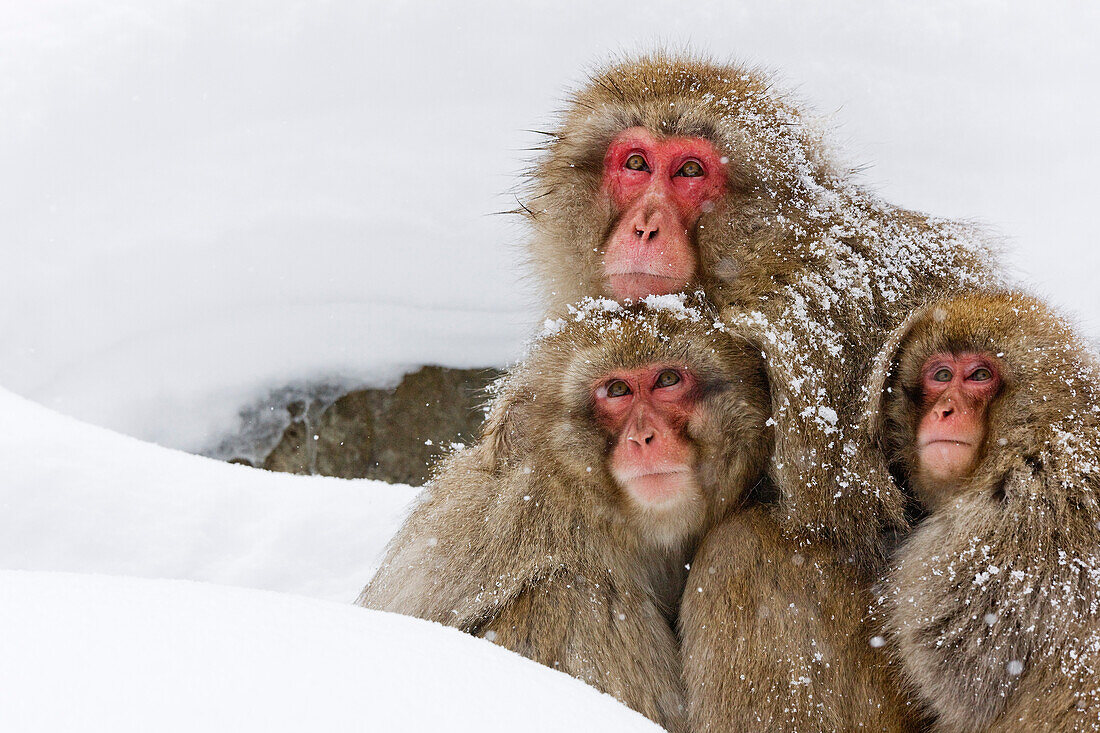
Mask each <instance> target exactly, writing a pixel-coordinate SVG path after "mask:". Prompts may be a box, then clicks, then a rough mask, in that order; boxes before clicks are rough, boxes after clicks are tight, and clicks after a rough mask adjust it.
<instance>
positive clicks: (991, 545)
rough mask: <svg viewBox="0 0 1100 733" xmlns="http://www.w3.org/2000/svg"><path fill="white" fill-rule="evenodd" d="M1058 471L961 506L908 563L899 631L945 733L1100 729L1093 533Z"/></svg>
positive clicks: (1024, 468) (1043, 470)
mask: <svg viewBox="0 0 1100 733" xmlns="http://www.w3.org/2000/svg"><path fill="white" fill-rule="evenodd" d="M1060 465H1064V461H1063V460H1061V459H1059V458H1057V457H1055V456H1053V455H1051V454H1050V453H1049V452H1048V453H1047V455H1045V456H1044V457H1043V460H1037V461H1032V462H1024V461H1022V460H1021V461H1020V462H1019V465H1018V466H1017V467H1016V468H1015V470H1013V471H1011V472H1010V474H1009V475H1008V477H1007V478H1006V479H1005V480H1004V481H1003V482H1001V484H1000V490H999V491H997V492H988V491H985V492H971V493H969V494H966V495H963V496H961V497H959V498H957V499H956V500H954V502H953V503H951V504H948V505H946V506H944V507H942V509H940V510H938V511H937V512H936V513H934V514H933V515H932V516H930V517H929V518H928V519H926V520H924V522H922V524H921V525H920V526H919V527H918V528H917V529H916V530H914V532H913V534H912V535H911V537H910V538H909V540H908V541H907V542H906V543H905V545H903V546H902V548H901V550H900V551H899V555H898V563H897V566H896V567H895V569H894V570H893V571H892V573H891V575H890V579H889V582H888V585H887V591H888V595H887V601H888V602H889V603H891V604H892V607H893V608H892V612H891V615H890V627H891V631H892V633H893V634H894V635H895V637H896V641H897V647H898V652H899V655H900V656H901V658H902V660H903V661H904V667H905V671H906V674H907V676H908V677H909V678H910V679H911V680H912V681H913V682H914V684H915V685H916V686H917V687H918V688H919V689H920V690H922V694H923V695H924V696H925V697H926V698H927V699H928V700H929V701H930V703H931V705H932V707H933V708H935V709H936V710H937V712H938V714H939V719H938V728H939V729H940V730H973V729H978V728H981V729H984V728H985V726H988V725H990V724H992V723H994V722H998V721H1003V722H998V725H1001V726H1002V728H1003V729H1004V730H1045V729H1049V730H1073V729H1076V727H1077V726H1078V724H1079V723H1080V722H1081V721H1083V720H1088V721H1089V722H1088V725H1086V726H1085V728H1084V729H1089V730H1093V729H1100V719H1098V716H1100V687H1098V686H1097V681H1098V678H1097V670H1098V669H1100V668H1097V667H1096V666H1094V665H1092V663H1091V662H1089V661H1088V660H1089V659H1090V658H1091V659H1095V657H1096V652H1095V650H1094V649H1093V647H1094V646H1096V644H1097V641H1098V639H1097V632H1098V631H1100V624H1098V614H1097V610H1096V609H1097V608H1098V607H1100V587H1098V582H1100V561H1098V559H1097V556H1096V544H1095V543H1096V539H1095V538H1096V532H1095V527H1093V526H1092V523H1091V519H1090V515H1091V514H1092V512H1090V511H1088V510H1086V509H1085V508H1084V507H1085V505H1084V504H1083V503H1082V502H1080V501H1079V498H1074V499H1072V500H1070V498H1069V496H1068V492H1069V490H1070V489H1069V488H1068V487H1070V486H1073V485H1075V482H1073V481H1072V480H1071V479H1069V478H1067V477H1066V476H1064V475H1059V473H1060V470H1059V468H1058V467H1059V466H1060ZM1076 485H1078V486H1079V485H1080V480H1078V481H1077V482H1076ZM978 670H980V673H977V671H978ZM1063 703H1065V704H1063ZM1078 705H1081V707H1080V708H1079V707H1078ZM1005 718H1010V719H1011V720H1018V721H1028V722H1029V723H1036V721H1039V722H1040V723H1041V724H1040V723H1036V725H1037V727H1031V726H1030V725H1028V726H1024V727H1019V726H1015V724H1013V723H1012V722H1010V721H1009V720H1005ZM1054 720H1061V721H1063V723H1064V724H1063V723H1059V724H1058V725H1054V724H1053V723H1052V722H1051V721H1054ZM1093 724H1095V725H1096V726H1097V728H1090V727H1088V726H1091V725H1093ZM975 726H977V727H975ZM1052 726H1053V727H1052Z"/></svg>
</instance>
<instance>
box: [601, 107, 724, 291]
mask: <svg viewBox="0 0 1100 733" xmlns="http://www.w3.org/2000/svg"><path fill="white" fill-rule="evenodd" d="M722 161H723V159H722V158H721V156H720V154H719V153H718V151H717V150H715V148H714V146H713V145H712V144H711V143H710V142H708V141H707V140H704V139H703V138H699V137H672V138H657V137H655V136H654V135H653V134H652V133H650V132H649V131H648V130H646V129H645V128H643V127H632V128H630V129H628V130H624V131H623V132H621V133H619V135H618V137H616V138H615V139H614V140H613V141H612V142H611V145H610V146H608V148H607V155H606V156H605V157H604V174H603V185H604V190H605V192H606V193H607V195H608V196H610V198H611V202H612V203H613V204H614V205H615V208H616V209H617V211H619V212H620V216H619V221H618V224H617V225H616V226H615V228H614V230H613V231H612V232H611V235H610V237H609V238H608V241H607V243H606V246H605V248H604V277H605V278H606V280H607V287H608V289H609V291H610V293H611V295H613V296H614V297H615V298H617V299H619V300H622V299H625V298H631V299H634V300H637V299H638V298H643V297H645V296H647V295H666V294H668V293H675V292H679V291H680V290H683V289H684V287H685V286H686V285H687V284H688V283H689V282H691V279H692V278H693V277H694V276H695V270H696V267H697V256H696V251H695V245H694V243H693V241H692V230H694V228H695V225H696V224H697V223H698V221H699V217H700V216H702V215H703V214H704V213H705V212H708V211H711V210H713V209H714V207H715V205H716V204H717V202H718V201H719V200H720V199H721V197H722V195H723V194H724V193H725V182H726V164H725V163H724V162H722Z"/></svg>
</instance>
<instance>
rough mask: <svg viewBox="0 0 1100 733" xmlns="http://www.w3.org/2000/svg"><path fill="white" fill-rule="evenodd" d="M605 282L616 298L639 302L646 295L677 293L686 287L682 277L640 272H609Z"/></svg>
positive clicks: (685, 281)
mask: <svg viewBox="0 0 1100 733" xmlns="http://www.w3.org/2000/svg"><path fill="white" fill-rule="evenodd" d="M607 280H608V282H609V284H610V285H611V292H612V293H613V294H614V295H615V297H616V298H630V299H631V300H641V299H642V298H644V297H646V296H647V295H669V294H670V293H677V292H679V291H680V290H682V289H683V287H684V286H685V285H687V280H686V279H684V278H683V277H676V276H673V275H660V274H657V273H655V272H640V271H634V272H611V273H608V274H607Z"/></svg>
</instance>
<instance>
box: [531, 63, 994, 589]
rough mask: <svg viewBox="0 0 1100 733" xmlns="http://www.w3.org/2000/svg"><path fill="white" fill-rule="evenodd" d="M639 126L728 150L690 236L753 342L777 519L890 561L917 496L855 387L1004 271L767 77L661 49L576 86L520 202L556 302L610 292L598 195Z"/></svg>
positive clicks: (805, 536) (609, 217)
mask: <svg viewBox="0 0 1100 733" xmlns="http://www.w3.org/2000/svg"><path fill="white" fill-rule="evenodd" d="M639 125H640V126H643V127H645V128H647V129H648V130H650V131H651V132H653V133H654V134H656V135H658V136H660V135H690V136H702V137H704V138H706V139H708V140H709V141H711V142H712V143H713V144H714V145H715V146H716V147H717V148H718V149H719V151H721V152H722V153H723V154H724V155H726V156H727V157H728V158H729V165H728V181H727V183H728V194H727V196H726V197H725V199H724V200H723V201H722V202H721V204H720V205H719V206H718V207H716V208H715V210H714V211H713V212H711V213H707V214H703V216H702V217H701V218H700V220H699V222H698V225H697V227H696V229H695V231H693V232H692V233H691V234H692V237H693V240H694V242H695V245H696V248H697V260H698V263H697V264H698V267H697V268H696V271H697V273H699V274H698V277H697V281H696V282H694V283H692V285H693V286H695V287H699V288H701V289H703V290H705V291H706V293H707V295H708V297H709V298H710V299H711V300H712V302H714V303H716V304H718V305H719V307H721V308H722V309H723V317H724V318H725V319H727V320H728V321H730V322H737V323H738V325H739V326H740V327H741V328H745V329H750V330H752V331H753V332H755V333H756V334H757V340H758V341H759V342H760V343H761V344H762V347H763V350H764V352H765V355H766V364H767V370H768V376H769V380H770V383H771V387H772V400H773V408H772V413H773V414H772V416H773V418H774V419H775V421H776V438H775V439H776V448H775V460H774V461H773V462H772V464H771V466H770V468H769V473H770V474H771V477H772V479H773V483H774V484H775V485H776V486H777V487H778V489H779V492H780V496H779V501H778V502H777V503H776V506H775V512H776V519H777V521H779V522H781V523H782V524H783V526H784V528H785V531H787V532H788V533H789V534H790V535H791V536H793V537H797V538H799V539H800V540H801V541H804V542H811V541H813V542H827V543H832V544H835V545H836V546H837V552H838V554H839V556H840V557H843V558H846V557H848V556H849V555H853V554H854V555H855V556H856V558H857V561H858V562H859V563H860V564H863V565H867V566H869V567H874V566H876V565H877V564H878V563H879V562H880V561H881V559H882V557H883V556H884V549H883V548H884V546H885V542H884V540H883V537H884V536H886V535H888V534H889V533H888V532H887V531H886V530H890V529H893V528H899V527H902V526H903V525H904V516H903V515H904V498H903V497H902V495H901V494H900V492H898V491H897V489H896V487H894V486H893V485H892V483H891V482H890V480H889V477H888V476H886V475H884V474H883V473H882V472H880V471H877V470H876V465H875V463H874V461H872V460H871V459H870V458H869V457H868V456H869V455H871V453H872V451H871V450H870V448H869V446H867V445H866V441H865V437H864V434H863V432H862V431H861V430H860V429H859V428H858V425H859V422H860V418H861V415H860V405H861V404H862V402H861V400H860V393H859V385H862V384H864V383H865V380H866V378H867V377H868V374H869V368H870V364H871V361H872V360H873V357H874V355H875V354H876V353H877V352H878V350H879V349H880V348H881V346H882V344H883V343H884V342H885V340H886V337H887V335H888V334H889V333H890V331H892V330H893V329H894V328H896V327H897V326H898V325H899V324H900V323H901V321H902V320H903V319H904V318H905V317H906V315H908V313H909V312H911V311H912V309H913V308H915V307H917V306H918V305H920V304H922V303H924V302H926V301H927V300H928V299H930V298H933V297H938V296H942V295H945V294H948V293H952V292H955V291H959V290H965V289H970V288H973V287H974V286H975V285H976V284H980V283H983V282H985V281H986V280H988V279H989V278H990V269H989V263H990V262H991V254H990V252H989V249H988V248H987V246H986V245H985V244H984V243H983V241H982V237H981V236H980V235H979V234H978V233H976V232H975V231H974V230H973V228H971V227H968V226H965V225H962V224H960V223H957V222H951V221H945V220H940V219H934V218H931V217H926V216H923V215H920V214H916V213H913V212H910V211H905V210H902V209H898V208H896V207H893V206H891V205H889V204H887V203H885V202H883V201H881V200H880V199H878V198H877V197H876V196H874V195H873V194H871V193H869V192H867V191H866V190H864V189H862V188H860V187H859V186H857V185H855V184H854V183H853V182H852V175H851V174H850V171H847V170H843V169H842V168H840V167H839V166H837V165H836V164H835V163H834V162H832V160H831V159H830V156H829V153H828V150H827V148H826V146H825V144H824V143H823V138H822V134H821V130H820V128H819V127H818V126H817V125H816V124H815V123H814V121H813V120H811V119H809V118H808V117H807V116H806V115H805V114H804V113H802V112H801V111H800V110H799V109H798V108H797V107H796V106H795V105H794V104H793V103H792V102H791V101H790V100H788V99H787V98H785V97H784V96H783V95H781V94H780V93H778V92H777V91H776V90H775V89H774V87H773V84H772V81H771V80H770V79H769V78H768V77H767V76H766V75H764V74H762V73H760V72H759V71H757V70H754V69H751V68H746V67H741V66H737V65H720V64H715V63H711V62H708V61H705V60H696V59H691V58H676V57H672V56H668V55H664V54H655V55H652V56H648V57H644V58H641V59H638V60H636V61H628V62H624V63H619V64H614V65H612V66H609V67H608V68H606V69H604V70H603V71H601V72H599V73H597V74H596V75H595V76H594V77H593V78H592V81H591V82H590V83H589V84H588V85H587V86H586V87H584V88H583V89H581V90H580V91H578V92H577V93H576V94H575V95H574V97H573V98H572V100H571V103H570V105H569V107H568V108H567V109H566V110H565V112H564V114H563V117H562V121H561V124H560V125H559V126H558V128H557V129H556V131H554V132H553V133H550V134H549V138H548V142H547V144H546V146H545V152H544V154H543V155H542V157H541V158H540V159H539V160H538V161H537V162H536V164H535V166H534V168H533V170H532V175H531V183H530V187H529V191H528V195H527V196H526V198H525V200H524V204H523V210H524V212H525V213H526V215H527V217H528V219H529V221H530V223H531V227H532V229H533V237H532V239H531V242H530V244H529V252H530V255H531V259H532V265H533V268H534V270H535V273H536V275H537V277H538V279H539V281H540V284H541V285H542V286H543V290H544V294H545V297H546V301H547V303H548V306H549V308H550V309H551V311H552V312H554V313H561V312H562V311H563V310H564V308H565V306H566V304H568V303H571V302H574V301H575V300H577V299H578V298H580V297H582V296H595V295H604V294H606V293H605V290H604V287H605V286H604V283H603V281H602V275H601V262H602V257H603V248H604V243H605V240H606V238H607V236H608V233H609V232H610V231H612V228H613V226H614V224H615V220H616V216H617V214H618V212H616V211H615V210H614V208H613V206H612V204H611V202H610V201H609V199H608V197H607V196H606V195H605V194H604V192H603V191H602V190H601V167H602V163H603V156H604V153H605V151H606V149H607V146H608V143H609V142H610V141H611V140H612V138H613V137H614V136H615V135H616V134H617V133H618V132H620V131H621V130H623V129H625V128H629V127H632V126H639Z"/></svg>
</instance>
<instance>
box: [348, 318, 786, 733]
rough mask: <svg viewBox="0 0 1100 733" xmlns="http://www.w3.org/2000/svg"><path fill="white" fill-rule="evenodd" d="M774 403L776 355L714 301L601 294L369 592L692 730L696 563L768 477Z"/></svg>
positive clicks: (510, 381)
mask: <svg viewBox="0 0 1100 733" xmlns="http://www.w3.org/2000/svg"><path fill="white" fill-rule="evenodd" d="M769 405H770V400H769V396H768V388H767V382H766V379H765V377H764V374H763V368H762V365H761V363H760V354H759V347H758V346H755V345H750V344H749V342H747V341H746V340H744V339H741V338H738V337H736V336H734V335H732V334H730V333H728V332H727V331H726V330H725V329H724V327H723V326H722V324H720V323H718V322H717V321H716V315H715V314H714V313H713V312H711V311H707V310H705V309H704V310H697V309H694V308H692V307H691V306H690V304H689V305H685V302H684V301H683V299H677V298H672V297H669V298H665V299H660V301H659V302H653V303H652V304H651V306H646V305H643V304H638V305H634V306H630V307H626V308H622V307H620V306H618V305H617V304H615V303H613V302H611V301H606V300H603V301H589V302H588V304H587V305H586V306H584V307H582V308H581V309H580V310H575V311H574V312H573V313H572V314H571V316H570V318H569V319H568V320H565V319H563V320H560V321H558V322H556V323H552V324H551V327H549V329H548V332H547V333H546V334H545V335H544V336H543V337H541V339H540V340H539V341H538V342H537V343H536V344H535V346H534V347H533V349H532V351H531V352H530V354H529V356H528V357H527V359H526V360H525V361H524V362H523V363H521V364H520V365H519V366H517V367H516V368H515V369H514V370H513V371H512V373H511V374H509V375H508V376H506V377H505V378H504V379H503V380H502V382H501V383H500V384H499V388H498V391H497V394H496V396H495V398H494V400H493V403H492V406H491V409H490V412H489V416H488V418H487V421H486V424H485V426H484V429H483V435H482V437H481V439H480V440H479V442H478V443H477V444H476V445H474V446H473V447H471V448H469V449H466V450H463V451H461V452H459V453H457V454H455V455H454V456H452V457H451V458H450V459H449V460H448V461H447V462H446V463H445V464H443V465H442V466H441V467H440V468H439V470H438V472H437V474H436V475H435V478H434V480H433V481H432V482H431V483H430V484H429V486H428V490H427V492H426V495H425V496H424V498H423V500H422V502H421V503H420V504H419V505H418V506H417V507H416V508H415V509H414V510H413V513H412V515H411V516H410V517H409V519H408V520H407V522H406V523H405V525H404V527H403V528H402V529H401V531H400V532H399V533H398V535H397V536H396V537H395V539H394V540H393V542H392V544H391V546H390V547H389V550H388V552H387V555H386V557H385V559H384V561H383V564H382V566H381V569H380V570H379V571H378V573H377V574H376V575H375V577H374V578H373V579H372V580H371V581H370V583H369V584H368V585H367V587H366V588H365V589H364V590H363V593H362V595H361V596H360V598H359V603H360V604H361V605H364V606H367V607H369V608H374V609H380V610H385V611H394V612H398V613H405V614H409V615H412V616H418V617H420V618H425V619H429V620H432V621H437V622H440V623H444V624H447V625H450V626H454V627H457V628H459V629H461V630H463V631H466V632H468V633H470V634H475V635H478V636H482V637H484V638H486V639H489V640H491V641H494V642H495V643H497V644H500V645H502V646H505V647H507V648H509V649H512V650H514V651H516V652H518V653H520V654H523V655H524V656H527V657H529V658H531V659H534V660H535V661H537V662H540V663H542V664H545V665H547V666H550V667H554V668H556V669H560V670H562V671H564V672H567V673H569V674H571V675H574V676H576V677H579V678H580V679H582V680H584V681H586V682H588V683H589V684H591V685H593V686H595V687H597V688H599V689H601V690H603V691H604V692H607V693H610V694H612V695H614V696H615V697H617V698H618V699H620V700H621V701H623V702H624V703H625V704H627V705H629V706H630V707H632V708H634V709H635V710H637V711H639V712H641V713H642V714H644V715H646V716H648V717H649V718H651V719H652V720H654V721H656V722H657V723H659V724H661V725H663V726H665V727H666V728H667V729H668V730H670V731H674V732H677V731H684V730H686V704H685V700H684V691H683V685H682V681H681V664H680V652H679V645H678V641H677V638H676V633H675V623H676V616H677V611H678V607H679V602H680V598H681V594H682V591H683V582H684V577H685V575H686V565H687V564H688V562H689V561H690V559H691V555H692V552H693V551H694V548H695V545H696V543H697V541H698V539H699V537H700V536H701V535H702V534H703V532H704V531H705V530H706V529H707V528H708V527H709V526H710V525H711V524H712V523H713V522H714V521H715V518H716V517H719V516H722V515H723V514H725V513H726V512H727V511H728V509H729V508H730V507H735V506H740V505H741V504H742V503H743V502H745V501H747V500H748V497H749V496H750V493H751V491H752V489H753V487H754V485H755V484H756V482H757V481H758V480H760V478H761V477H762V472H763V469H764V463H765V462H766V460H767V456H768V453H769V451H770V447H771V445H770V443H771V437H770V430H769V429H768V428H767V426H766V425H765V421H766V420H767V418H768V409H769Z"/></svg>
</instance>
